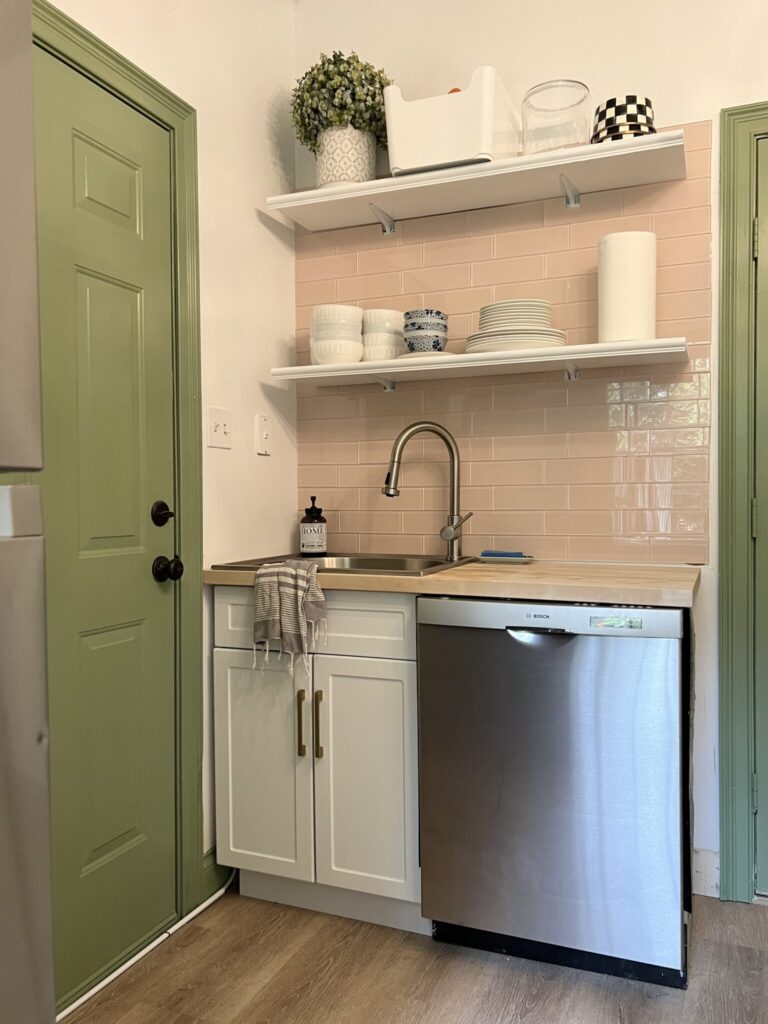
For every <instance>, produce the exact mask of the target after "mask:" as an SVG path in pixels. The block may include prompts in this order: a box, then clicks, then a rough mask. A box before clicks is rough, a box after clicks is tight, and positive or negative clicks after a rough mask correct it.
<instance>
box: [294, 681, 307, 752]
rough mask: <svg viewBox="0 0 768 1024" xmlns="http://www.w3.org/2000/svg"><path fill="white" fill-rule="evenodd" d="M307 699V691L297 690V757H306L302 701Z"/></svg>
mask: <svg viewBox="0 0 768 1024" xmlns="http://www.w3.org/2000/svg"><path fill="white" fill-rule="evenodd" d="M306 699H307V691H306V690H299V692H298V693H297V694H296V731H297V733H298V737H297V741H298V747H297V749H298V754H299V757H306V756H307V744H306V743H305V742H304V701H305V700H306Z"/></svg>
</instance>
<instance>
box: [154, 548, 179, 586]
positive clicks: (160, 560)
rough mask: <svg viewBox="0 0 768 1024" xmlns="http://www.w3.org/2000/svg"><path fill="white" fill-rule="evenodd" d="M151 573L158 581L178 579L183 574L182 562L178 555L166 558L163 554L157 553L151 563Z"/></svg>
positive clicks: (174, 580)
mask: <svg viewBox="0 0 768 1024" xmlns="http://www.w3.org/2000/svg"><path fill="white" fill-rule="evenodd" d="M152 575H153V576H154V578H155V579H156V580H157V582H158V583H165V581H166V580H172V581H173V582H174V583H175V582H176V580H180V579H181V577H182V576H183V575H184V563H183V562H182V560H181V559H180V558H179V556H178V555H174V556H173V558H167V557H166V556H165V555H158V556H157V558H156V559H155V560H154V562H153V563H152Z"/></svg>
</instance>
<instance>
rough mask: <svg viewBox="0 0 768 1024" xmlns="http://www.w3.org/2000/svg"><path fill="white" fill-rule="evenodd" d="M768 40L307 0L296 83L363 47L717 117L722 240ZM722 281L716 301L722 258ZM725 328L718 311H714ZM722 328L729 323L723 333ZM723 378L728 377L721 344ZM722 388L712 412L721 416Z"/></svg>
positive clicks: (711, 879) (407, 77) (666, 15)
mask: <svg viewBox="0 0 768 1024" xmlns="http://www.w3.org/2000/svg"><path fill="white" fill-rule="evenodd" d="M767 34H768V5H766V4H765V3H764V2H762V0H740V2H738V3H736V4H723V3H722V2H720V0H703V2H702V0H697V2H694V0H678V2H677V3H669V2H668V0H648V2H646V3H645V4H643V5H642V7H641V8H637V10H636V12H635V13H634V14H633V13H632V12H631V11H630V10H629V9H628V8H626V9H625V8H621V7H616V5H615V4H610V3H608V2H607V0H582V3H580V4H577V5H572V4H566V3H564V2H562V0H561V2H560V3H555V4H552V3H550V4H541V5H537V4H520V3H510V2H509V0H474V2H473V3H469V2H467V0H418V3H414V2H413V0H388V3H387V4H386V5H385V7H383V8H382V7H380V6H379V5H375V4H370V3H359V4H354V5H352V4H349V3H347V2H343V0H297V5H296V68H295V70H296V75H297V76H298V75H299V74H301V73H303V72H304V71H305V70H306V68H307V67H309V66H310V65H311V64H312V63H313V62H314V61H315V60H316V59H317V57H318V55H319V54H320V53H321V52H330V51H331V50H332V49H341V50H344V51H348V50H352V49H355V50H357V51H358V53H359V54H360V56H361V57H362V58H363V59H365V60H368V61H371V62H372V63H374V64H376V65H377V66H382V67H384V68H385V69H386V70H387V71H388V73H389V74H390V77H392V78H394V79H395V81H396V82H397V84H398V85H399V86H400V87H401V89H402V90H403V94H404V96H405V97H406V98H408V99H416V98H419V97H422V96H429V95H435V94H438V93H443V92H446V91H447V90H448V89H449V88H451V87H453V86H456V85H458V86H460V87H461V86H464V85H465V84H466V83H467V82H468V79H469V75H470V73H471V71H472V69H473V68H475V67H476V66H478V65H480V64H492V65H494V66H495V67H496V68H497V70H498V71H499V73H500V74H501V76H502V78H503V80H504V82H505V84H506V86H507V88H508V90H509V92H510V94H511V95H512V96H513V98H515V99H517V100H518V101H519V100H520V99H521V98H522V95H523V93H524V92H525V90H526V89H527V88H529V87H530V86H531V85H534V84H535V83H537V82H541V81H545V80H547V79H551V78H577V79H580V80H582V81H584V82H586V83H587V84H588V85H589V87H590V90H591V93H592V96H593V98H594V99H595V100H597V101H600V100H602V99H605V98H607V97H609V96H615V95H617V94H620V93H630V92H639V93H642V94H644V95H647V96H650V97H651V99H652V100H653V103H654V107H655V112H656V118H657V122H658V123H659V124H661V125H672V124H681V123H685V122H690V121H698V120H712V121H713V122H714V128H715V132H714V150H713V214H714V219H713V238H715V239H717V237H718V235H717V230H718V223H717V206H718V182H717V170H716V169H717V166H718V163H717V161H718V157H719V147H718V132H717V127H718V123H717V122H718V117H719V112H720V110H721V109H722V108H723V107H728V106H733V105H736V104H741V103H752V102H757V101H760V100H765V99H766V98H768V79H766V76H765V68H764V62H761V61H760V60H759V59H758V58H757V56H756V51H755V44H754V40H755V39H760V38H765V37H766V35H767ZM312 173H313V172H312V162H311V159H307V154H306V151H300V150H299V151H297V181H298V182H299V183H300V184H311V182H312ZM714 249H715V252H714V263H713V285H714V289H715V290H714V294H715V307H716V305H717V281H718V273H719V271H718V260H717V245H716V243H715V246H714ZM713 314H714V318H713V323H714V324H716V323H717V308H715V309H714V310H713ZM715 329H716V328H715ZM713 341H715V346H714V348H715V352H714V358H713V383H714V385H715V389H716V381H717V353H716V349H717V345H716V338H713ZM716 398H717V396H716V394H715V395H713V399H714V401H713V406H714V408H715V409H716V407H717V401H716ZM716 456H717V441H716V424H715V429H714V430H713V448H712V481H711V500H710V508H711V519H710V521H711V530H712V544H711V551H712V557H711V564H710V565H709V566H708V567H706V568H705V569H704V570H703V572H702V583H701V590H700V594H699V598H698V605H697V609H696V614H695V623H696V645H697V646H696V708H695V735H694V768H693V771H694V847H695V848H696V855H695V861H694V883H695V888H696V890H697V891H698V892H703V893H710V894H714V893H716V892H717V887H718V856H717V851H718V849H719V831H718V830H719V819H718V744H717V739H718V736H717V733H718V723H717V562H716V539H717V502H716V493H717V492H716V485H717V462H716Z"/></svg>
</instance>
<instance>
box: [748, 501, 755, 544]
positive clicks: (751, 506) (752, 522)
mask: <svg viewBox="0 0 768 1024" xmlns="http://www.w3.org/2000/svg"><path fill="white" fill-rule="evenodd" d="M749 522H750V528H751V531H752V539H753V540H755V539H756V538H757V498H753V499H752V500H751V502H750V503H749Z"/></svg>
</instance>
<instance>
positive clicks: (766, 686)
mask: <svg viewBox="0 0 768 1024" xmlns="http://www.w3.org/2000/svg"><path fill="white" fill-rule="evenodd" d="M757 213H758V217H759V224H760V237H759V239H758V242H759V249H758V251H759V254H760V255H759V258H758V261H757V266H756V285H757V289H756V292H757V299H756V309H755V361H756V365H755V389H756V394H755V494H756V496H757V499H758V503H759V506H760V509H761V510H762V512H763V515H762V517H761V518H762V522H761V523H760V531H759V532H758V536H757V539H756V541H755V626H756V628H755V772H756V776H757V779H756V781H757V783H758V789H759V791H760V793H761V795H762V796H761V801H760V803H761V804H762V806H760V803H758V808H757V814H756V831H755V888H756V891H757V892H758V893H760V894H762V895H768V630H767V629H766V628H765V627H766V623H768V531H767V530H766V524H767V523H768V520H767V519H766V511H768V440H766V439H767V438H768V139H761V140H760V141H759V142H758V143H757Z"/></svg>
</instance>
